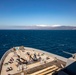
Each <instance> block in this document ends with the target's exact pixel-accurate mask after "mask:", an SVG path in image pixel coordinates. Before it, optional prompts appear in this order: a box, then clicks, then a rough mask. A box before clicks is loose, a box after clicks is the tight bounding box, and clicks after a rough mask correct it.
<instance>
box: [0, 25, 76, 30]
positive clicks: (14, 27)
mask: <svg viewBox="0 0 76 75" xmlns="http://www.w3.org/2000/svg"><path fill="white" fill-rule="evenodd" d="M0 29H1V30H2V29H21V30H76V26H60V25H54V26H48V25H34V26H6V27H0Z"/></svg>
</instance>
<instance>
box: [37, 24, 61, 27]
mask: <svg viewBox="0 0 76 75" xmlns="http://www.w3.org/2000/svg"><path fill="white" fill-rule="evenodd" d="M36 26H39V27H59V26H61V25H44V24H42V25H36Z"/></svg>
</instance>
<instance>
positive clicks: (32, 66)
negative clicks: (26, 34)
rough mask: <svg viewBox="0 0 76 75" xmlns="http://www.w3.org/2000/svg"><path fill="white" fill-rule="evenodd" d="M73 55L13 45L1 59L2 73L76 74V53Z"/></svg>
mask: <svg viewBox="0 0 76 75" xmlns="http://www.w3.org/2000/svg"><path fill="white" fill-rule="evenodd" d="M65 53H68V52H65ZM68 54H71V53H68ZM71 55H72V57H70V58H65V57H62V56H59V55H56V54H53V53H50V52H46V51H44V50H39V49H35V48H30V47H24V46H18V47H13V48H11V49H9V50H7V51H6V52H5V53H4V55H3V56H2V58H1V60H0V75H76V54H71Z"/></svg>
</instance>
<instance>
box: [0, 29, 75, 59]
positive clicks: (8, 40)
mask: <svg viewBox="0 0 76 75" xmlns="http://www.w3.org/2000/svg"><path fill="white" fill-rule="evenodd" d="M22 45H23V46H26V47H32V48H37V49H41V50H44V51H47V52H50V53H54V54H57V55H60V56H63V57H66V58H69V57H71V55H69V54H66V53H64V52H63V51H67V52H70V53H76V31H75V30H0V58H1V57H2V56H3V54H4V53H5V52H6V51H7V50H8V49H10V48H12V47H15V46H22Z"/></svg>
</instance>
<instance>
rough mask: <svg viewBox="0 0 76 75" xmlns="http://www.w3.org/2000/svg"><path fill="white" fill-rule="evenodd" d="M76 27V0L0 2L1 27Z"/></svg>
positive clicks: (7, 0)
mask: <svg viewBox="0 0 76 75" xmlns="http://www.w3.org/2000/svg"><path fill="white" fill-rule="evenodd" d="M29 25H65V26H67V25H69V26H72V25H73V26H76V0H0V26H29Z"/></svg>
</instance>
